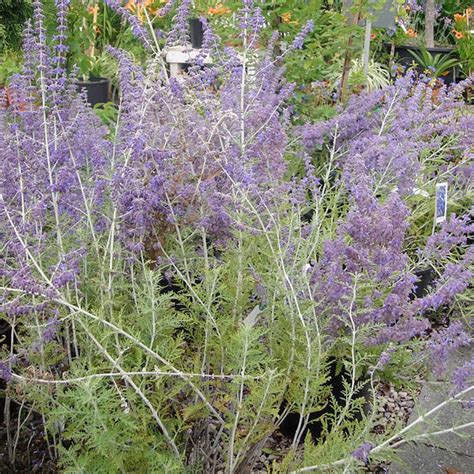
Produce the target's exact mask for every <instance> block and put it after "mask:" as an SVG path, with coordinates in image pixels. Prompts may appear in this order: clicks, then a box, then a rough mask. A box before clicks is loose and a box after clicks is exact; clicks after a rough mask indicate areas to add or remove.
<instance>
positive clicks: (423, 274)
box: [411, 267, 436, 299]
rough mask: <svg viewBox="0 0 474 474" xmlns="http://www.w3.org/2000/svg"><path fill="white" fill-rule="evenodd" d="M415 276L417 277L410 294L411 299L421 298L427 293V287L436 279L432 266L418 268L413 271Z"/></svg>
mask: <svg viewBox="0 0 474 474" xmlns="http://www.w3.org/2000/svg"><path fill="white" fill-rule="evenodd" d="M415 276H416V277H417V278H418V281H417V282H416V283H415V284H416V289H415V290H414V291H413V293H412V295H411V299H414V298H423V296H426V294H427V293H428V290H429V288H430V287H431V286H432V285H433V283H434V282H435V280H436V272H435V271H434V269H433V268H431V267H428V268H420V269H418V270H416V271H415Z"/></svg>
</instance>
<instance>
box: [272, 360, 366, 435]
mask: <svg viewBox="0 0 474 474" xmlns="http://www.w3.org/2000/svg"><path fill="white" fill-rule="evenodd" d="M336 369H337V360H336V359H335V358H333V359H332V360H331V362H330V378H329V381H328V383H327V387H328V388H329V389H330V392H331V395H332V396H334V398H335V399H336V401H337V403H338V404H339V405H340V406H344V404H345V397H344V381H347V380H349V377H350V374H349V373H348V372H347V371H346V370H345V369H342V370H341V371H340V372H339V373H337V371H336ZM356 382H357V384H360V383H361V382H362V383H363V384H364V385H363V387H362V388H361V389H360V390H359V391H358V392H357V393H356V394H355V396H354V398H353V400H356V399H363V401H364V412H365V414H367V413H369V411H370V399H371V393H372V392H371V390H370V379H369V377H368V375H365V376H361V377H360V378H359V379H358V380H357V381H356ZM285 406H286V402H285V401H284V402H283V404H282V406H281V409H280V412H282V411H283V410H284V408H285ZM333 413H334V407H333V405H332V404H331V403H330V401H329V400H328V403H327V405H326V406H325V407H324V408H323V409H322V410H320V411H318V412H315V413H311V415H310V417H309V423H308V425H307V427H306V429H305V430H304V432H303V435H302V436H301V438H300V442H304V440H305V437H306V434H307V433H308V432H309V433H310V434H311V437H312V439H313V442H315V443H317V442H318V440H320V439H321V437H322V433H323V424H322V421H321V419H322V417H323V416H324V415H332V414H333ZM300 417H301V415H300V414H299V413H295V412H290V413H288V415H286V416H285V418H284V419H283V421H282V423H281V424H280V431H281V433H282V434H283V435H284V436H286V437H287V438H290V439H293V438H294V435H295V433H296V430H297V427H298V424H299V420H300ZM356 418H357V419H361V418H362V417H361V415H360V414H359V416H357V417H356ZM329 429H330V426H329Z"/></svg>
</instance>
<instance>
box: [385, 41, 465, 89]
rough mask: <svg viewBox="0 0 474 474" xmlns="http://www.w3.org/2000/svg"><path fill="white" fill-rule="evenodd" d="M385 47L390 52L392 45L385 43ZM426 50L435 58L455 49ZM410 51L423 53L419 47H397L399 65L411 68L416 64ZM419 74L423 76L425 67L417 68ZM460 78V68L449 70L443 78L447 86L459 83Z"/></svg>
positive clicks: (455, 67)
mask: <svg viewBox="0 0 474 474" xmlns="http://www.w3.org/2000/svg"><path fill="white" fill-rule="evenodd" d="M384 45H385V47H386V48H388V49H389V50H390V49H391V47H392V44H391V43H384ZM423 49H426V51H428V52H429V53H430V54H431V55H432V56H435V55H436V54H443V55H444V54H450V53H452V52H453V51H454V48H442V47H437V48H423ZM410 51H413V52H414V53H416V54H420V53H421V51H422V48H420V47H418V46H411V45H395V57H396V58H397V62H398V64H401V65H402V66H406V67H408V66H411V65H412V64H413V63H414V62H415V63H416V60H415V58H414V57H413V56H412V55H411V53H410ZM416 70H417V71H418V73H419V74H422V73H423V72H424V69H423V67H421V66H418V67H417V68H416ZM458 76H459V71H458V67H457V66H454V67H452V68H451V69H449V73H448V74H447V75H446V76H442V79H443V81H444V83H445V84H447V85H450V84H453V83H455V82H457V81H458Z"/></svg>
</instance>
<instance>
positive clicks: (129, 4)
mask: <svg viewBox="0 0 474 474" xmlns="http://www.w3.org/2000/svg"><path fill="white" fill-rule="evenodd" d="M135 3H136V2H135V0H128V2H127V4H126V5H125V8H126V9H127V10H130V11H131V12H132V13H133V12H134V11H135V10H136V8H137V7H136V6H135Z"/></svg>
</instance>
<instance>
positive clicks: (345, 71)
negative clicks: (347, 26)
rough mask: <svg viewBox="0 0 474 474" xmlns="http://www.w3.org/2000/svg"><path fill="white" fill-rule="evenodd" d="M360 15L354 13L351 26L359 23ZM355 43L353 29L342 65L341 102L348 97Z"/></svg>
mask: <svg viewBox="0 0 474 474" xmlns="http://www.w3.org/2000/svg"><path fill="white" fill-rule="evenodd" d="M359 17H360V14H359V13H356V14H355V15H352V19H351V27H354V26H356V25H357V23H359ZM353 43H354V34H353V33H352V31H351V33H350V35H349V39H348V40H347V49H346V54H345V56H344V65H343V67H342V77H341V84H340V85H339V100H340V101H341V102H343V101H344V99H345V98H346V93H347V83H348V81H349V73H350V71H351V59H352V57H351V56H352V54H351V49H352V44H353Z"/></svg>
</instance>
